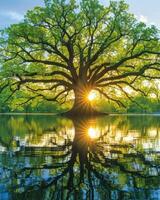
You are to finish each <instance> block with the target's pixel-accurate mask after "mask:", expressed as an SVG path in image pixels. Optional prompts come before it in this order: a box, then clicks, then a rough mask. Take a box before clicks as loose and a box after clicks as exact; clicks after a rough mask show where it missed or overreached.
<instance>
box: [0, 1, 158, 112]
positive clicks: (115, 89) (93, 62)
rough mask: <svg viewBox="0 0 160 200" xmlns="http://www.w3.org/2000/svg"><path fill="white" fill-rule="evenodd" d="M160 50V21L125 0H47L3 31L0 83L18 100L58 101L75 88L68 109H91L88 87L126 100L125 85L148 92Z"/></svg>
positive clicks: (21, 102)
mask: <svg viewBox="0 0 160 200" xmlns="http://www.w3.org/2000/svg"><path fill="white" fill-rule="evenodd" d="M159 55H160V43H159V31H158V29H157V28H156V27H155V26H147V25H146V24H144V23H142V22H139V21H137V20H136V18H135V16H134V15H133V14H130V13H129V12H128V5H127V4H126V3H125V2H124V1H119V2H116V1H111V2H110V5H109V6H107V7H106V6H104V5H102V4H101V3H100V2H99V1H98V0H90V1H88V0H81V1H80V3H77V2H76V1H75V0H69V1H66V0H45V6H44V7H35V8H34V9H33V10H30V11H28V12H27V14H26V15H25V18H24V21H23V22H21V23H18V24H14V25H11V26H10V27H9V28H6V29H5V30H3V31H1V39H0V60H1V70H0V79H1V83H0V85H1V87H0V91H1V95H4V94H5V96H7V97H6V98H5V100H6V101H8V100H9V99H12V98H13V96H14V95H17V96H16V98H17V97H18V98H17V99H18V100H17V99H16V101H19V104H21V105H22V104H26V103H29V102H30V101H32V100H34V99H39V100H47V101H57V102H60V103H61V104H62V103H64V102H65V101H66V100H67V99H68V98H71V97H72V96H73V94H74V97H75V102H74V105H73V108H72V110H71V111H72V113H77V112H80V113H92V112H93V109H92V107H91V103H90V102H89V101H88V100H87V99H86V96H87V94H88V93H89V92H90V91H91V90H96V91H97V92H99V93H100V94H101V95H103V96H104V97H105V98H107V99H108V100H111V101H114V102H116V103H117V104H118V105H120V106H125V105H124V104H123V102H122V101H121V100H120V99H119V98H118V97H117V96H118V93H119V92H120V93H121V94H123V95H124V96H125V97H127V98H128V99H130V100H131V101H132V100H133V98H132V95H131V93H130V91H134V93H141V94H143V95H146V93H145V91H144V90H143V81H144V80H151V79H152V80H154V79H158V80H159V78H160V73H159V72H160V60H159ZM126 88H128V89H127V90H126ZM20 91H22V92H21V93H20ZM22 94H23V95H22Z"/></svg>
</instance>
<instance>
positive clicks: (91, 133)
mask: <svg viewBox="0 0 160 200" xmlns="http://www.w3.org/2000/svg"><path fill="white" fill-rule="evenodd" d="M88 135H89V137H90V138H91V139H96V138H98V137H99V134H98V132H97V131H96V129H94V128H92V127H90V128H89V129H88Z"/></svg>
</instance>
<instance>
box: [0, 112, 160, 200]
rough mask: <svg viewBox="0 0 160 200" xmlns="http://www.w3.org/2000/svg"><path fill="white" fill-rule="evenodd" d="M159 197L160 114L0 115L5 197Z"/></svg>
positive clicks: (0, 176)
mask: <svg viewBox="0 0 160 200" xmlns="http://www.w3.org/2000/svg"><path fill="white" fill-rule="evenodd" d="M21 199H23V200H24V199H27V200H32V199H33V200H37V199H38V200H41V199H42V200H52V199H53V200H60V199H65V200H66V199H69V200H74V199H77V200H81V199H84V200H87V199H89V200H112V199H113V200H132V199H133V200H159V199H160V116H158V115H157V116H156V115H155V116H154V115H133V116H132V115H111V116H104V117H99V118H81V119H77V118H74V119H67V118H62V117H57V116H52V115H0V200H21Z"/></svg>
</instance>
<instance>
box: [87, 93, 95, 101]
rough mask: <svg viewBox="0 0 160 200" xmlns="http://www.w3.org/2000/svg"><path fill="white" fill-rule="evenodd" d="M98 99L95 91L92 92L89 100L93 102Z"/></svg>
mask: <svg viewBox="0 0 160 200" xmlns="http://www.w3.org/2000/svg"><path fill="white" fill-rule="evenodd" d="M95 98H96V93H95V92H94V91H90V93H89V94H88V100H89V101H93V100H94V99H95Z"/></svg>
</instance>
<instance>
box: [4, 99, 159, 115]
mask: <svg viewBox="0 0 160 200" xmlns="http://www.w3.org/2000/svg"><path fill="white" fill-rule="evenodd" d="M72 104H73V102H72V101H70V102H67V103H65V104H64V105H58V104H57V103H55V102H46V101H42V102H30V103H28V104H25V105H23V106H22V105H21V106H17V107H15V106H13V105H12V104H10V103H8V104H7V103H6V104H5V105H4V103H2V102H0V112H3V113H4V112H47V113H60V112H64V111H66V110H68V109H69V108H71V106H72ZM94 104H95V106H96V107H97V109H99V110H101V111H103V112H111V113H113V112H114V113H117V112H118V113H160V101H159V100H157V99H153V98H148V97H142V96H139V97H136V98H135V99H133V100H132V101H128V99H123V104H124V105H125V107H120V106H117V105H116V104H114V103H113V102H109V101H106V100H103V99H102V100H97V101H96V102H94Z"/></svg>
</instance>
